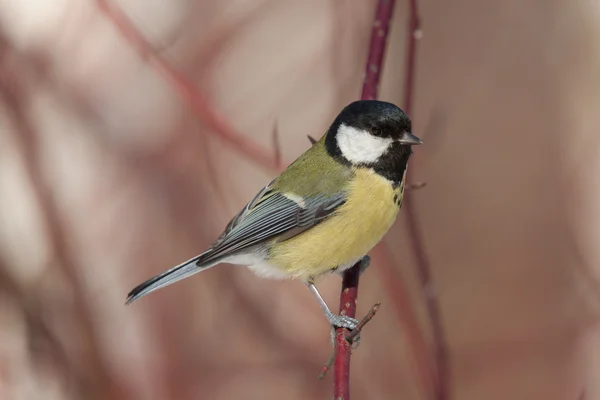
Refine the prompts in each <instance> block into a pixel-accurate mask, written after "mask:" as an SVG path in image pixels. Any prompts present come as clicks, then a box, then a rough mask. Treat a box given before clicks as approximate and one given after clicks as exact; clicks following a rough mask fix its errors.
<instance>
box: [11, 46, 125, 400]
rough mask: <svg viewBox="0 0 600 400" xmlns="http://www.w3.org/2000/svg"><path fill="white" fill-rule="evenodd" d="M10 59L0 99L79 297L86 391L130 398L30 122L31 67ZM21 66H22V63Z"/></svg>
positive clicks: (60, 259) (62, 263)
mask: <svg viewBox="0 0 600 400" xmlns="http://www.w3.org/2000/svg"><path fill="white" fill-rule="evenodd" d="M0 46H1V49H0V52H1V53H2V55H6V54H7V53H8V52H9V51H13V49H12V48H10V46H9V45H8V44H7V43H5V42H3V43H0ZM7 59H8V58H7V57H5V58H4V63H3V65H2V66H1V67H2V68H1V72H2V73H1V74H0V100H1V101H2V103H3V104H4V106H5V107H6V110H7V113H6V114H7V116H8V119H9V121H8V123H9V124H11V125H12V128H13V130H14V132H16V133H15V135H14V140H15V143H16V147H17V149H18V151H19V153H20V154H22V155H23V161H24V166H25V171H26V173H27V175H28V179H29V181H30V182H31V186H32V189H33V191H34V193H35V196H36V200H37V204H38V205H39V207H40V209H41V211H42V216H43V218H45V220H44V221H43V222H44V228H45V229H46V230H47V237H48V238H49V240H50V241H51V248H52V250H53V256H54V258H55V260H56V261H57V264H58V265H59V266H61V267H62V268H63V270H64V274H65V277H66V278H67V279H68V280H69V283H70V286H71V288H72V289H73V294H74V299H75V300H74V301H73V307H74V310H75V314H76V317H74V320H76V321H77V323H78V327H79V328H80V329H81V331H82V334H81V335H80V338H81V339H82V340H83V344H84V348H85V350H86V353H85V354H86V363H85V365H86V366H87V372H88V375H86V378H87V380H86V381H85V382H84V384H85V385H86V386H85V389H86V391H97V392H98V393H104V394H105V395H106V397H108V398H111V399H122V398H128V397H129V396H127V395H125V393H124V388H122V387H121V385H119V384H117V382H115V380H114V377H112V376H111V375H110V373H109V371H108V369H107V368H106V365H105V364H104V362H103V360H102V355H101V350H100V348H99V341H98V339H97V335H96V333H95V330H94V327H93V322H92V319H91V315H90V310H89V307H88V302H87V298H86V295H85V293H84V292H83V290H82V285H81V283H80V282H79V278H78V276H77V267H76V264H75V261H74V260H73V258H72V256H71V254H70V251H69V245H68V241H67V235H66V232H65V230H64V229H63V224H62V221H61V218H60V212H59V210H58V206H57V204H56V202H55V199H54V195H53V191H52V189H51V188H50V187H49V186H48V183H47V182H46V180H45V179H44V176H43V172H42V168H43V167H42V165H41V163H40V158H41V157H40V154H39V149H40V146H39V144H38V137H37V132H36V130H35V129H34V127H33V125H32V124H31V123H30V116H29V114H28V107H29V97H28V88H27V86H26V85H25V84H23V81H24V77H25V76H26V73H27V69H26V68H25V69H20V70H19V69H17V68H16V67H15V66H11V65H7V64H8V61H7ZM23 64H24V65H26V64H25V63H23ZM17 67H21V65H18V66H17Z"/></svg>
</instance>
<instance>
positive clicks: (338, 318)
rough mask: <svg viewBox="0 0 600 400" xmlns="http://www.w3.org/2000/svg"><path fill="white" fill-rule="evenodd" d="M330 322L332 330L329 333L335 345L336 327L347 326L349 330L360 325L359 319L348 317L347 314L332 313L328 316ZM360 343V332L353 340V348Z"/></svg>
mask: <svg viewBox="0 0 600 400" xmlns="http://www.w3.org/2000/svg"><path fill="white" fill-rule="evenodd" d="M327 319H328V320H329V323H330V324H331V331H330V334H329V339H330V340H331V344H332V345H333V346H334V347H335V330H336V328H346V329H349V330H351V331H352V330H354V329H356V327H357V326H358V320H357V319H354V318H351V317H348V316H347V315H336V314H332V315H330V316H328V317H327ZM359 343H360V334H359V335H358V336H356V337H355V338H354V339H353V340H352V348H356V347H357V346H358V344H359Z"/></svg>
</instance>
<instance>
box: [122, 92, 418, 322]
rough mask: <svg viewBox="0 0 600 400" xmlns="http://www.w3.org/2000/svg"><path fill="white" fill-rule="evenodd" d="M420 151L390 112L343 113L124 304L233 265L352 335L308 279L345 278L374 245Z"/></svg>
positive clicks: (373, 104)
mask: <svg viewBox="0 0 600 400" xmlns="http://www.w3.org/2000/svg"><path fill="white" fill-rule="evenodd" d="M421 143H422V142H421V140H420V139H419V138H417V137H416V136H414V135H413V134H412V133H411V123H410V119H409V118H408V117H407V116H406V114H405V113H404V112H403V111H402V110H401V109H400V108H398V107H396V106H395V105H393V104H391V103H386V102H382V101H376V100H361V101H356V102H354V103H351V104H350V105H348V106H347V107H345V108H344V109H343V110H342V111H341V112H340V114H339V115H338V116H337V118H336V119H335V121H333V124H332V125H331V126H330V127H329V130H328V131H327V133H326V134H325V135H323V137H322V138H321V139H320V140H319V141H317V142H316V143H315V144H313V146H312V147H311V148H310V149H308V150H307V151H306V152H305V153H304V154H302V155H301V156H300V157H299V158H298V159H296V161H294V162H293V163H292V164H290V165H289V166H288V167H287V169H286V170H285V171H283V172H282V173H281V175H279V176H278V177H277V178H275V179H274V180H273V181H272V182H271V183H269V184H268V185H267V186H266V187H264V188H263V189H262V190H261V191H260V192H259V193H258V194H257V195H256V196H255V197H254V198H253V199H252V200H251V201H250V202H249V203H248V204H247V205H246V206H245V207H244V209H243V210H241V211H240V212H239V213H238V214H237V215H236V216H235V217H234V218H233V219H232V220H231V222H230V223H229V224H228V225H227V227H226V228H225V231H224V232H223V233H222V234H221V236H220V237H219V238H218V239H217V240H216V241H215V242H214V243H213V245H212V246H211V247H210V248H209V249H208V250H206V251H205V252H204V253H202V254H200V255H198V256H196V257H194V258H192V259H190V260H188V261H186V262H184V263H182V264H180V265H177V266H176V267H173V268H171V269H169V270H167V271H165V272H163V273H161V274H159V275H156V276H155V277H153V278H150V279H149V280H147V281H145V282H143V283H142V284H140V285H138V286H137V287H135V288H134V289H133V290H132V291H131V292H130V293H129V295H128V297H127V304H129V303H131V302H133V301H134V300H137V299H139V298H140V297H142V296H145V295H147V294H148V293H150V292H153V291H155V290H157V289H160V288H162V287H165V286H167V285H170V284H172V283H174V282H177V281H179V280H181V279H184V278H187V277H188V276H191V275H193V274H195V273H197V272H200V271H204V270H206V269H208V268H211V267H213V266H216V265H218V264H220V263H230V264H241V265H248V266H249V268H250V269H252V270H253V271H254V272H255V273H256V274H258V275H260V276H264V277H269V278H276V279H286V278H296V279H300V280H302V281H303V282H304V283H305V284H306V285H307V286H308V287H309V288H310V289H311V292H312V293H313V295H314V296H315V297H316V299H317V300H318V301H319V304H320V306H321V307H322V309H323V311H324V313H325V316H326V317H327V320H328V321H329V323H330V324H331V325H333V326H335V327H344V328H348V329H354V328H355V327H356V325H357V321H356V320H355V319H353V318H349V317H348V316H344V315H336V314H334V313H333V312H332V311H331V310H330V309H329V307H328V306H327V304H326V303H325V301H324V300H323V298H322V297H321V295H320V294H319V291H318V290H317V288H316V286H315V283H314V282H315V279H316V278H318V277H320V276H322V275H324V274H328V273H331V272H333V271H338V272H342V271H344V270H345V269H348V268H350V267H351V266H352V265H354V264H355V263H356V262H357V261H359V260H360V259H361V258H362V257H363V256H365V255H366V254H367V253H368V252H369V251H370V250H371V249H372V248H373V247H374V246H375V245H376V244H377V243H378V242H379V241H380V240H381V239H382V237H383V236H384V235H385V233H386V232H387V231H388V229H389V228H390V227H391V226H392V224H393V223H394V221H395V219H396V216H397V215H398V210H399V209H400V207H401V205H402V197H403V193H404V186H405V180H406V166H407V162H408V159H409V157H410V155H411V154H412V150H411V146H412V145H418V144H421Z"/></svg>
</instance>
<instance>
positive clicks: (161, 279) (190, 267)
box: [125, 253, 218, 304]
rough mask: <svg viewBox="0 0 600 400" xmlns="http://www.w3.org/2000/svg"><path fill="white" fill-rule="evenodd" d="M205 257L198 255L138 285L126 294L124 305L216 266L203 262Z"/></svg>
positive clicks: (212, 263)
mask: <svg viewBox="0 0 600 400" xmlns="http://www.w3.org/2000/svg"><path fill="white" fill-rule="evenodd" d="M207 255H208V254H207V253H203V254H200V255H199V256H196V257H194V258H191V259H189V260H187V261H186V262H184V263H181V264H179V265H177V266H175V267H173V268H171V269H169V270H166V271H165V272H163V273H161V274H158V275H156V276H155V277H153V278H150V279H148V280H147V281H145V282H142V283H140V284H139V285H137V286H136V287H135V288H133V289H132V290H131V292H129V294H127V300H126V301H125V304H131V303H133V302H134V301H136V300H137V299H139V298H140V297H144V296H145V295H147V294H148V293H150V292H154V291H155V290H158V289H160V288H163V287H165V286H168V285H170V284H172V283H175V282H177V281H180V280H182V279H185V278H187V277H188V276H191V275H194V274H195V273H198V272H200V271H204V270H205V269H208V268H210V267H213V266H215V265H216V264H218V261H212V262H204V261H205V260H206V259H207V258H210V257H206V256H207Z"/></svg>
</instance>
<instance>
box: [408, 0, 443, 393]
mask: <svg viewBox="0 0 600 400" xmlns="http://www.w3.org/2000/svg"><path fill="white" fill-rule="evenodd" d="M409 8H410V16H409V33H408V46H407V53H406V75H405V79H404V105H403V106H404V111H405V112H406V113H407V114H409V115H410V114H411V112H412V105H413V92H414V83H415V69H416V59H417V41H418V39H420V37H421V35H422V34H421V30H420V18H419V10H418V4H417V0H410V3H409ZM409 174H410V172H409ZM405 196H406V197H407V199H406V204H405V208H406V220H407V224H408V231H409V235H408V236H409V238H410V239H409V240H410V241H411V248H412V249H413V252H414V256H415V261H416V264H417V272H418V276H419V281H420V284H421V293H422V297H423V299H424V301H425V305H426V308H427V314H428V316H429V321H430V325H431V330H432V336H433V342H434V345H435V355H434V357H435V364H436V370H437V371H436V375H437V376H436V382H435V386H434V395H435V398H436V399H438V400H445V399H448V398H449V396H450V395H449V393H450V391H449V388H448V373H449V371H448V360H447V356H448V354H447V344H446V335H445V332H444V327H443V325H442V318H441V313H440V307H439V304H438V301H437V298H436V296H435V294H434V293H433V291H432V288H433V283H432V280H431V267H430V263H429V258H428V257H427V253H426V251H425V244H424V242H423V238H422V234H421V230H420V228H419V223H418V220H417V215H416V212H415V209H414V207H413V204H414V203H413V201H412V200H411V196H412V191H410V190H409V191H407V192H406V194H405Z"/></svg>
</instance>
